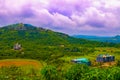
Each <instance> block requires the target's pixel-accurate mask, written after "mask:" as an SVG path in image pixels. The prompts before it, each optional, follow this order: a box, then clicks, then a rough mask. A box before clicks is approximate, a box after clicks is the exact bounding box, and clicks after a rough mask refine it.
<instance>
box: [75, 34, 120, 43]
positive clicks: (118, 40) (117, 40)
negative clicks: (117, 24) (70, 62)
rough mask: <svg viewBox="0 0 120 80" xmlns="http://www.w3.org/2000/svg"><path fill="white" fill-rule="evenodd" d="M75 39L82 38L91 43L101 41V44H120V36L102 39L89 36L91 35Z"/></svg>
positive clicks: (76, 36)
mask: <svg viewBox="0 0 120 80" xmlns="http://www.w3.org/2000/svg"><path fill="white" fill-rule="evenodd" d="M73 37H75V38H82V39H87V40H91V41H100V42H110V43H120V35H116V36H113V37H100V36H89V35H74V36H73Z"/></svg>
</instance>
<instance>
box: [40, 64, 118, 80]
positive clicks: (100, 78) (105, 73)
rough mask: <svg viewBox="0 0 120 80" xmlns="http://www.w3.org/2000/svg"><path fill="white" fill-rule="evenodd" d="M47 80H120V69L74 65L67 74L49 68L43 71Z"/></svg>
mask: <svg viewBox="0 0 120 80" xmlns="http://www.w3.org/2000/svg"><path fill="white" fill-rule="evenodd" d="M42 75H43V79H45V80H120V67H110V68H90V67H88V66H86V65H80V64H76V65H73V66H72V67H71V68H70V69H68V70H67V72H58V71H57V68H55V67H52V66H47V67H45V68H43V69H42Z"/></svg>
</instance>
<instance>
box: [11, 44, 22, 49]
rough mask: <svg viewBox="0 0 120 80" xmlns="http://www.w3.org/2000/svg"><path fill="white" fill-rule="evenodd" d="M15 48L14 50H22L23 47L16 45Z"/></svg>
mask: <svg viewBox="0 0 120 80" xmlns="http://www.w3.org/2000/svg"><path fill="white" fill-rule="evenodd" d="M13 48H14V50H20V49H21V48H22V47H21V44H19V43H16V44H15V45H14V47H13Z"/></svg>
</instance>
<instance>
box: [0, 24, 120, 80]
mask: <svg viewBox="0 0 120 80" xmlns="http://www.w3.org/2000/svg"><path fill="white" fill-rule="evenodd" d="M16 43H19V44H20V45H21V49H20V50H14V48H13V47H14V45H15V44H16ZM106 53H110V54H112V55H115V56H116V62H115V64H116V65H111V66H110V67H107V68H103V67H102V68H101V65H99V64H98V63H96V62H95V59H96V56H97V55H98V54H106ZM119 54H120V44H115V43H103V42H97V41H89V40H85V39H77V38H73V37H71V36H69V35H66V34H63V33H58V32H54V31H51V30H48V29H43V28H37V27H35V26H32V25H30V24H22V23H20V24H13V25H8V26H5V27H2V28H0V59H1V61H0V63H2V61H4V60H5V61H6V59H8V61H10V59H12V60H14V61H17V59H19V60H20V61H22V60H23V59H26V60H28V61H29V60H31V59H32V60H33V59H34V60H37V61H38V62H40V63H41V62H42V63H43V65H42V67H40V66H39V67H38V70H36V69H35V68H34V67H32V68H28V69H26V68H25V69H23V67H24V66H22V67H21V66H16V65H15V64H13V66H12V65H11V66H4V65H3V66H1V67H0V79H2V80H8V79H9V80H119V78H120V77H119V76H120V70H119V69H120V68H119V66H120V61H119V58H120V55H119ZM78 57H79V58H81V57H85V58H88V59H89V60H91V62H92V66H90V67H88V66H86V65H80V64H73V63H71V62H70V61H71V59H74V58H78ZM110 72H112V73H110Z"/></svg>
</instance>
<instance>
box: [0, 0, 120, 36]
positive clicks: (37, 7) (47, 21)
mask: <svg viewBox="0 0 120 80" xmlns="http://www.w3.org/2000/svg"><path fill="white" fill-rule="evenodd" d="M21 22H22V23H28V24H32V25H35V26H38V27H43V28H47V29H51V30H54V31H58V32H62V33H66V34H69V35H97V36H113V35H119V34H120V0H0V26H5V25H9V24H15V23H21Z"/></svg>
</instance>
